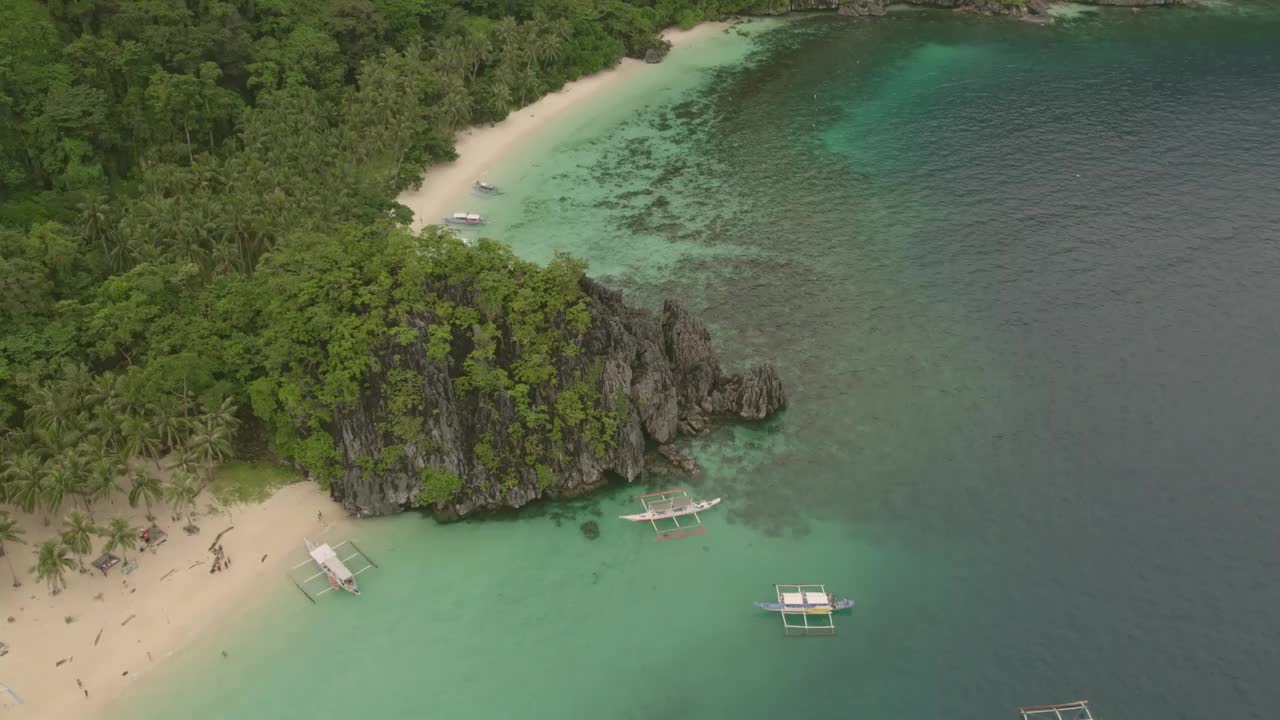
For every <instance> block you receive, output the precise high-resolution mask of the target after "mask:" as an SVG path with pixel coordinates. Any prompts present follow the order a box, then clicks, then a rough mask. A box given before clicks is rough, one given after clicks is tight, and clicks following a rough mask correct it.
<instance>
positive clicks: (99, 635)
mask: <svg viewBox="0 0 1280 720" xmlns="http://www.w3.org/2000/svg"><path fill="white" fill-rule="evenodd" d="M101 639H102V629H101V628H99V629H98V637H96V638H94V639H93V646H94V647H98V641H99V640H101Z"/></svg>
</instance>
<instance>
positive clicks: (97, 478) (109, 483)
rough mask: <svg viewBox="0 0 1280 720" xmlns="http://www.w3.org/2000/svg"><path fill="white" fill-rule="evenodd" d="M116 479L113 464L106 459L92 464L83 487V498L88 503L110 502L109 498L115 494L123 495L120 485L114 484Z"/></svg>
mask: <svg viewBox="0 0 1280 720" xmlns="http://www.w3.org/2000/svg"><path fill="white" fill-rule="evenodd" d="M116 477H117V475H116V466H115V463H112V462H111V461H110V460H107V459H103V460H100V461H98V462H96V463H94V464H93V466H92V467H91V468H90V469H89V476H88V477H87V478H85V482H84V485H83V488H84V490H83V492H84V496H85V497H86V498H88V500H89V502H91V503H96V502H99V501H102V500H110V499H111V496H112V495H114V494H116V493H123V492H124V488H123V487H120V483H118V482H116ZM90 514H92V512H91V513H90Z"/></svg>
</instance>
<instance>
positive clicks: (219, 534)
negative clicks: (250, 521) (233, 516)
mask: <svg viewBox="0 0 1280 720" xmlns="http://www.w3.org/2000/svg"><path fill="white" fill-rule="evenodd" d="M235 529H236V526H235V525H232V526H231V527H229V528H227V529H226V530H223V531H222V532H220V533H218V535H217V537H215V538H214V539H213V542H212V543H209V552H213V549H214V548H216V547H218V541H219V540H221V539H222V536H223V535H226V534H227V533H229V532H231V531H232V530H235Z"/></svg>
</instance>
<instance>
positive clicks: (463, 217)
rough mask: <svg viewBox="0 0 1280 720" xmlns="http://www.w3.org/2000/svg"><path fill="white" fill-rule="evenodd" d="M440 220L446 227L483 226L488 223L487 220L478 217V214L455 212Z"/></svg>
mask: <svg viewBox="0 0 1280 720" xmlns="http://www.w3.org/2000/svg"><path fill="white" fill-rule="evenodd" d="M442 219H443V220H444V222H445V223H446V224H448V225H484V224H486V223H487V222H488V220H485V219H484V218H482V217H480V215H479V214H478V213H465V212H456V213H454V214H452V215H450V216H449V217H446V218H442Z"/></svg>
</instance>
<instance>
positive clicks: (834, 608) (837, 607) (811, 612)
mask: <svg viewBox="0 0 1280 720" xmlns="http://www.w3.org/2000/svg"><path fill="white" fill-rule="evenodd" d="M773 590H774V592H775V593H776V594H777V596H778V601H777V602H758V603H755V606H756V607H758V608H760V609H761V610H768V611H770V612H776V613H779V614H781V615H782V627H783V632H784V634H786V635H792V636H822V635H835V634H836V624H835V620H834V619H833V618H832V617H831V615H832V613H836V612H839V611H841V610H847V609H849V608H851V607H853V601H852V600H849V599H839V600H837V599H836V596H835V595H833V594H831V593H829V592H827V587H826V586H825V585H774V586H773ZM788 616H799V620H800V622H799V623H796V622H788Z"/></svg>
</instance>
